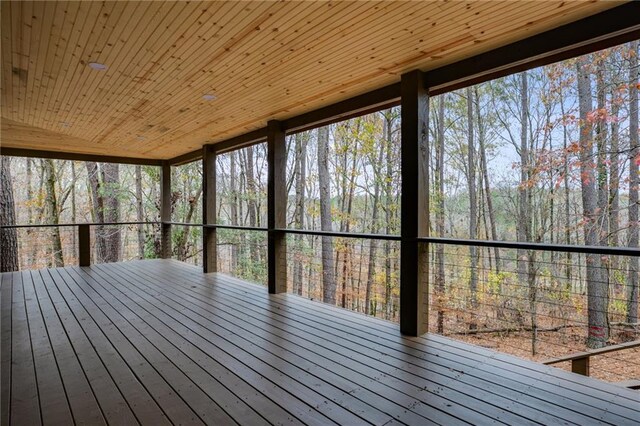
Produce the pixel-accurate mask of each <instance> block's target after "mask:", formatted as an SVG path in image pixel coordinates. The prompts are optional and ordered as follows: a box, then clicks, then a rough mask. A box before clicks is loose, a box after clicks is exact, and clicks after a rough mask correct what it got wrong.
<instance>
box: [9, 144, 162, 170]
mask: <svg viewBox="0 0 640 426" xmlns="http://www.w3.org/2000/svg"><path fill="white" fill-rule="evenodd" d="M0 155H6V156H11V157H32V158H52V159H55V160H71V161H95V162H98V163H118V164H135V165H141V166H161V165H162V161H163V160H156V159H151V158H134V157H115V156H112V155H95V154H79V153H74V152H58V151H42V150H38V149H24V148H0Z"/></svg>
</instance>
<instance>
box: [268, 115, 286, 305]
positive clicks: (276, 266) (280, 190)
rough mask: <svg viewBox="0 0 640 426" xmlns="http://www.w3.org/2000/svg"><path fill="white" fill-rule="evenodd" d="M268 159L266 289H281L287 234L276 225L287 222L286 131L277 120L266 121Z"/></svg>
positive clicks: (283, 280)
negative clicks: (267, 261) (267, 270)
mask: <svg viewBox="0 0 640 426" xmlns="http://www.w3.org/2000/svg"><path fill="white" fill-rule="evenodd" d="M267 161H268V164H269V177H268V187H267V188H268V190H267V198H268V202H267V206H268V211H267V228H268V233H269V235H268V247H267V250H268V251H267V253H268V254H267V257H268V259H269V265H268V269H269V278H268V283H269V293H282V292H286V291H287V259H286V256H287V240H286V234H285V233H284V232H282V231H276V229H278V228H280V229H284V228H286V226H287V223H286V220H287V217H286V214H287V184H286V170H287V153H286V146H285V133H284V131H283V130H282V125H281V123H280V122H279V121H269V123H267Z"/></svg>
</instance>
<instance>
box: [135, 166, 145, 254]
mask: <svg viewBox="0 0 640 426" xmlns="http://www.w3.org/2000/svg"><path fill="white" fill-rule="evenodd" d="M135 170H136V219H137V220H138V222H143V221H144V211H143V210H142V206H143V205H142V166H139V165H138V166H136V167H135ZM138 259H144V225H143V224H138Z"/></svg>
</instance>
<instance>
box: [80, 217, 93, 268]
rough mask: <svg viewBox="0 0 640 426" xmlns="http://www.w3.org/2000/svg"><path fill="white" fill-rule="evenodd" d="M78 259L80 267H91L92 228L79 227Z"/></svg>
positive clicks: (88, 226) (87, 226)
mask: <svg viewBox="0 0 640 426" xmlns="http://www.w3.org/2000/svg"><path fill="white" fill-rule="evenodd" d="M78 257H79V259H78V260H79V262H78V263H79V264H80V266H90V265H91V226H90V225H87V224H84V225H78Z"/></svg>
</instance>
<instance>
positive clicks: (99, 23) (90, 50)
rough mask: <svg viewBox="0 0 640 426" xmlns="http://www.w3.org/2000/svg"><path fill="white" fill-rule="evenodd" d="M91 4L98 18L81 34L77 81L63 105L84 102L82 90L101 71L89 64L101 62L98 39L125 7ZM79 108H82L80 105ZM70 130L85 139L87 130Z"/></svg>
mask: <svg viewBox="0 0 640 426" xmlns="http://www.w3.org/2000/svg"><path fill="white" fill-rule="evenodd" d="M90 4H91V6H92V9H91V10H92V13H91V14H92V15H93V16H95V17H96V18H95V21H94V25H93V26H91V27H90V29H88V31H86V32H84V33H83V34H82V35H81V40H83V41H84V43H81V45H82V49H81V50H80V51H79V55H78V57H77V58H76V59H74V62H75V63H76V64H75V67H74V68H73V74H72V75H73V76H74V78H73V81H74V82H75V84H73V85H71V87H69V89H71V90H66V91H65V94H64V97H63V98H62V100H61V101H60V102H61V104H62V105H66V104H67V103H69V102H70V103H71V104H72V105H80V104H81V103H82V102H83V99H84V96H83V95H86V93H82V92H83V91H85V89H86V87H87V85H88V84H89V82H90V81H91V79H92V78H93V77H95V74H96V73H100V71H97V70H93V69H91V67H89V66H88V64H89V63H90V62H94V61H95V62H100V60H99V58H98V57H97V55H95V53H94V52H95V51H96V49H98V48H99V46H98V41H99V40H100V38H101V36H102V34H103V32H105V31H109V30H108V28H107V24H108V23H109V22H110V21H111V20H112V19H113V17H114V15H115V14H117V13H118V11H119V10H121V8H122V7H123V6H122V5H119V4H120V2H101V3H90ZM116 8H117V9H116ZM118 16H119V15H118ZM84 30H87V29H86V28H85V29H83V31H84ZM72 67H73V65H72ZM79 109H80V110H81V108H80V107H79ZM64 121H67V122H70V120H68V119H67V117H64ZM69 132H71V133H72V134H74V135H75V136H77V137H81V138H83V139H85V137H84V133H85V131H83V129H77V128H76V126H73V127H72V128H70V129H69Z"/></svg>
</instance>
